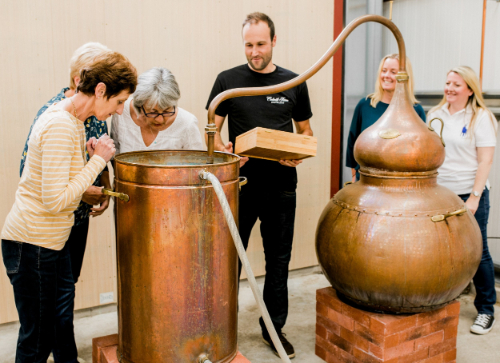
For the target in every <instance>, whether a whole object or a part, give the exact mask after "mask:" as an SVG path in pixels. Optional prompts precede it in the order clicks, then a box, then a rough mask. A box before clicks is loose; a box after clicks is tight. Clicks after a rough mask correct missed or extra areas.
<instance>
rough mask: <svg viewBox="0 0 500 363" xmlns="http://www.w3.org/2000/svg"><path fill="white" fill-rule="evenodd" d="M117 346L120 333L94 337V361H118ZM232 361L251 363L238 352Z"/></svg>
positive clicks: (234, 362) (99, 362)
mask: <svg viewBox="0 0 500 363" xmlns="http://www.w3.org/2000/svg"><path fill="white" fill-rule="evenodd" d="M116 348H118V334H113V335H107V336H105V337H99V338H94V339H92V363H118V358H117V356H116ZM151 363H153V362H151ZM231 363H250V361H249V360H248V359H246V358H245V357H244V356H243V355H242V354H241V353H240V352H238V354H237V355H236V357H235V358H234V359H233V360H232V361H231Z"/></svg>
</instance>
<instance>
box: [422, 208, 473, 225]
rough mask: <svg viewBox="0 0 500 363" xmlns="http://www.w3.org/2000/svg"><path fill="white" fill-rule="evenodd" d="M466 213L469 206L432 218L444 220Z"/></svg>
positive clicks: (434, 220) (433, 219)
mask: <svg viewBox="0 0 500 363" xmlns="http://www.w3.org/2000/svg"><path fill="white" fill-rule="evenodd" d="M464 213H467V208H462V209H459V210H456V211H454V212H451V213H447V214H438V215H436V216H433V217H432V218H431V220H432V221H433V222H441V221H444V220H445V219H446V218H448V217H453V216H461V215H462V214H464Z"/></svg>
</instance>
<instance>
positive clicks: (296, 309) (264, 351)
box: [0, 270, 500, 363]
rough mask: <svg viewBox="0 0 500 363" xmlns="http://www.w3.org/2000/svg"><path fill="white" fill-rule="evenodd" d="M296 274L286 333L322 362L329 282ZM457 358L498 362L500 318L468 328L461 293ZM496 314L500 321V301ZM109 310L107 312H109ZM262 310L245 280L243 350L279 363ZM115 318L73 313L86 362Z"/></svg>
mask: <svg viewBox="0 0 500 363" xmlns="http://www.w3.org/2000/svg"><path fill="white" fill-rule="evenodd" d="M306 272H307V273H308V274H306V275H304V271H303V272H302V273H301V272H299V273H294V274H292V275H291V277H290V280H289V294H290V314H289V318H288V322H287V325H286V327H285V329H284V332H285V333H286V334H287V338H289V340H290V342H291V343H292V344H293V345H294V346H295V350H296V353H297V357H296V358H295V359H294V362H304V363H322V362H323V360H321V359H320V358H318V357H316V355H315V354H314V341H315V324H316V308H315V304H316V295H315V294H316V290H317V289H320V288H323V287H327V286H329V283H328V281H327V280H326V279H325V277H324V276H323V275H322V274H317V273H313V274H311V270H307V271H306ZM259 282H260V284H261V288H262V283H263V280H262V279H260V281H259ZM460 301H461V304H462V306H461V311H460V322H459V336H458V343H457V346H458V356H457V363H476V362H477V363H497V362H500V325H498V324H500V323H498V324H497V325H496V326H495V327H494V328H493V330H492V331H491V332H490V333H489V334H488V335H484V336H478V335H473V334H470V333H469V328H470V325H471V324H472V322H473V320H474V318H475V317H476V310H475V308H474V305H473V303H472V301H473V297H472V296H470V295H467V296H462V297H461V298H460ZM496 310H497V311H496V314H495V317H496V319H497V320H500V306H498V308H497V309H496ZM106 311H107V312H106ZM96 313H98V314H96ZM259 316H260V314H259V311H258V308H257V305H256V304H255V302H254V299H253V295H252V292H251V290H250V287H249V286H248V284H247V283H242V285H241V289H240V312H239V349H240V351H241V352H242V353H243V354H244V355H245V356H246V357H247V358H248V359H249V360H250V361H251V362H252V363H268V362H269V363H278V362H280V359H279V358H278V357H276V356H275V355H274V354H273V353H272V352H271V350H270V348H269V347H268V346H267V345H264V343H262V340H261V335H260V327H259V324H258V321H257V320H258V318H259ZM18 328H19V326H18V325H17V324H5V325H3V326H0V352H1V353H0V363H12V362H14V355H15V346H16V339H17V330H18ZM117 329H118V327H117V318H116V311H115V307H114V306H108V307H104V308H100V309H98V311H97V312H96V311H95V310H87V311H85V312H79V313H77V314H76V317H75V335H76V340H77V345H78V349H79V353H80V356H81V357H82V358H83V359H85V361H86V362H87V363H91V362H92V346H91V344H92V338H93V337H98V336H103V335H108V334H114V333H116V332H117Z"/></svg>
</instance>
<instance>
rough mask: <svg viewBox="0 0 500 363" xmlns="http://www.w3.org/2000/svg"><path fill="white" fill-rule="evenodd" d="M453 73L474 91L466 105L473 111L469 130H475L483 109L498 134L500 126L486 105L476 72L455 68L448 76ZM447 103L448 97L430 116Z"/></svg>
mask: <svg viewBox="0 0 500 363" xmlns="http://www.w3.org/2000/svg"><path fill="white" fill-rule="evenodd" d="M451 72H453V73H456V74H458V75H459V76H460V77H462V79H463V80H464V82H465V83H466V84H467V87H468V88H469V90H471V91H472V95H470V96H469V99H468V100H467V104H466V105H465V107H467V106H469V105H470V106H471V109H472V118H471V120H470V125H469V130H474V127H475V125H476V120H477V116H478V115H479V111H481V109H482V110H483V111H484V112H486V113H488V114H489V116H490V119H491V122H492V123H493V128H494V129H495V133H496V131H497V128H498V125H497V122H496V120H495V116H493V113H492V112H491V111H490V110H489V109H488V107H486V104H485V103H484V98H483V94H482V93H481V86H480V85H479V79H478V78H477V75H476V72H474V70H473V69H472V68H471V67H468V66H459V67H455V68H453V69H451V70H450V71H449V72H448V73H446V75H448V74H450V73H451ZM446 102H447V101H446V95H444V96H443V99H442V100H441V102H439V104H438V105H437V106H436V107H433V108H432V109H431V110H430V111H429V113H428V114H429V115H430V114H431V113H432V112H434V111H437V110H439V109H440V108H441V107H443V105H444V104H445V103H446ZM472 134H473V132H470V133H469V136H470V137H472Z"/></svg>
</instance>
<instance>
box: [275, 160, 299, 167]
mask: <svg viewBox="0 0 500 363" xmlns="http://www.w3.org/2000/svg"><path fill="white" fill-rule="evenodd" d="M279 163H280V164H281V165H284V166H289V167H291V168H295V167H296V166H297V165H299V164H300V163H302V160H283V159H282V160H280V161H279Z"/></svg>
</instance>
